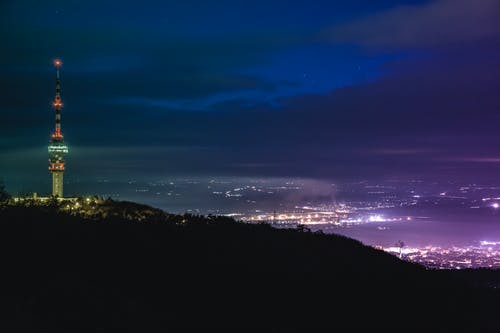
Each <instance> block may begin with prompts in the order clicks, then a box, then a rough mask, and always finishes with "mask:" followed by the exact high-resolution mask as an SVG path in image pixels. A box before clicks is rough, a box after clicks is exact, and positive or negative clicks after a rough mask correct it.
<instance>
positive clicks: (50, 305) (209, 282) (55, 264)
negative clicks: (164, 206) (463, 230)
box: [0, 200, 500, 332]
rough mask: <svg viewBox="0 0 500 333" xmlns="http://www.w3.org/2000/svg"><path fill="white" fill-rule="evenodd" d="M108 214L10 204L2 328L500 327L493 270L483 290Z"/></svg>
mask: <svg viewBox="0 0 500 333" xmlns="http://www.w3.org/2000/svg"><path fill="white" fill-rule="evenodd" d="M97 211H98V212H106V214H101V213H96V214H94V215H92V216H90V217H88V216H87V217H83V216H81V215H79V214H75V213H73V214H72V213H68V212H62V211H61V210H60V208H59V207H57V206H55V205H46V206H37V205H33V206H30V207H27V206H21V205H18V206H15V205H13V206H5V207H3V208H1V210H0V246H1V253H2V262H1V265H2V277H3V283H2V286H1V289H2V290H1V292H2V295H3V296H2V303H3V305H4V306H5V307H6V308H7V310H6V311H4V312H3V314H4V315H5V317H6V318H5V320H3V321H2V322H1V324H0V325H4V326H8V327H6V329H7V328H8V330H3V331H5V332H7V331H9V332H14V331H19V332H110V331H113V332H114V331H116V332H124V331H131V332H156V331H158V332H167V331H169V328H173V327H175V328H176V329H175V330H174V331H179V329H182V330H183V331H186V330H187V331H220V330H228V331H233V332H241V331H252V332H261V331H270V332H290V331H304V330H303V329H301V327H302V326H301V325H307V326H306V327H308V328H307V331H315V328H317V329H319V328H323V329H326V330H328V331H345V330H343V329H341V327H343V326H342V325H345V324H347V325H350V327H351V330H355V329H356V328H360V327H363V326H364V325H365V324H369V325H370V326H371V327H372V329H390V328H398V324H397V323H399V322H400V320H401V319H402V320H404V322H406V324H405V325H407V326H405V327H411V328H416V327H418V328H422V329H425V328H433V327H434V328H446V329H450V328H457V329H458V328H470V329H473V328H474V329H478V330H481V329H482V330H487V329H488V330H489V329H492V330H493V329H494V328H495V327H496V326H498V324H499V320H498V319H497V318H498V316H497V312H498V304H500V303H499V300H500V297H499V293H498V292H497V291H496V289H493V288H485V287H484V286H485V285H487V284H491V281H493V282H494V281H495V279H497V278H498V271H485V272H484V273H485V274H484V275H482V276H484V277H485V279H486V280H487V283H486V282H485V281H479V282H480V283H479V284H478V285H477V286H473V285H472V283H470V281H473V280H474V278H473V277H472V275H473V273H463V274H461V275H457V274H455V273H454V272H443V271H439V272H438V271H429V270H426V269H424V268H423V267H422V266H419V265H416V264H411V263H408V262H405V261H401V260H399V259H398V258H396V257H395V256H392V255H389V254H387V253H385V252H382V251H379V250H375V249H373V248H370V247H366V246H364V245H362V244H361V243H360V242H358V241H355V240H352V239H348V238H345V237H341V236H335V235H325V234H320V233H311V232H309V231H307V230H303V231H297V230H288V229H285V230H277V229H274V228H272V227H270V226H269V225H266V224H259V225H256V224H244V223H240V222H236V221H234V220H233V219H230V218H226V217H215V216H208V217H203V216H193V215H170V214H166V213H163V212H161V211H159V210H156V209H153V208H150V207H147V206H142V205H136V204H132V203H125V202H121V203H117V202H113V201H109V200H108V201H105V202H103V203H102V204H101V205H99V207H97ZM120 212H121V213H120ZM143 216H147V218H146V219H144V218H142V217H143ZM134 217H138V220H135V218H134ZM467 274H469V275H467ZM493 284H494V283H493ZM349 331H350V330H349Z"/></svg>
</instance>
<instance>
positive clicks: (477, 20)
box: [325, 0, 500, 48]
mask: <svg viewBox="0 0 500 333" xmlns="http://www.w3.org/2000/svg"><path fill="white" fill-rule="evenodd" d="M499 17H500V2H499V1H498V0H435V1H432V2H429V3H426V4H423V5H412V6H408V5H406V6H398V7H395V8H392V9H389V10H387V11H383V12H379V13H377V14H374V15H371V16H367V17H365V18H362V19H358V20H354V21H352V22H348V23H346V24H344V25H339V26H335V27H332V28H330V29H328V30H327V31H325V36H326V38H327V39H329V40H331V41H335V42H352V43H357V44H361V45H364V46H370V47H382V48H419V47H434V46H439V45H443V44H447V45H451V44H454V43H467V42H474V41H479V40H484V39H491V38H499V37H500V24H499V23H498V20H499Z"/></svg>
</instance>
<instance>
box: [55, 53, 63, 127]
mask: <svg viewBox="0 0 500 333" xmlns="http://www.w3.org/2000/svg"><path fill="white" fill-rule="evenodd" d="M54 66H55V67H56V96H55V99H54V104H53V105H54V109H55V110H56V131H55V133H54V134H55V135H56V136H57V137H62V134H61V108H62V102H61V79H60V77H59V68H60V67H61V66H62V61H61V60H60V59H56V60H54Z"/></svg>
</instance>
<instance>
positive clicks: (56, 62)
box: [54, 59, 62, 68]
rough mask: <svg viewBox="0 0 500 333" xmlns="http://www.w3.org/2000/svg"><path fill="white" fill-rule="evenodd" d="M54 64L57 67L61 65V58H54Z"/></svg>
mask: <svg viewBox="0 0 500 333" xmlns="http://www.w3.org/2000/svg"><path fill="white" fill-rule="evenodd" d="M54 66H56V67H57V68H59V67H61V66H62V61H61V59H55V60H54Z"/></svg>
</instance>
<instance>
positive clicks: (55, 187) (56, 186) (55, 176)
mask: <svg viewBox="0 0 500 333" xmlns="http://www.w3.org/2000/svg"><path fill="white" fill-rule="evenodd" d="M63 175H64V172H58V171H52V196H54V197H59V198H62V197H63Z"/></svg>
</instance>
